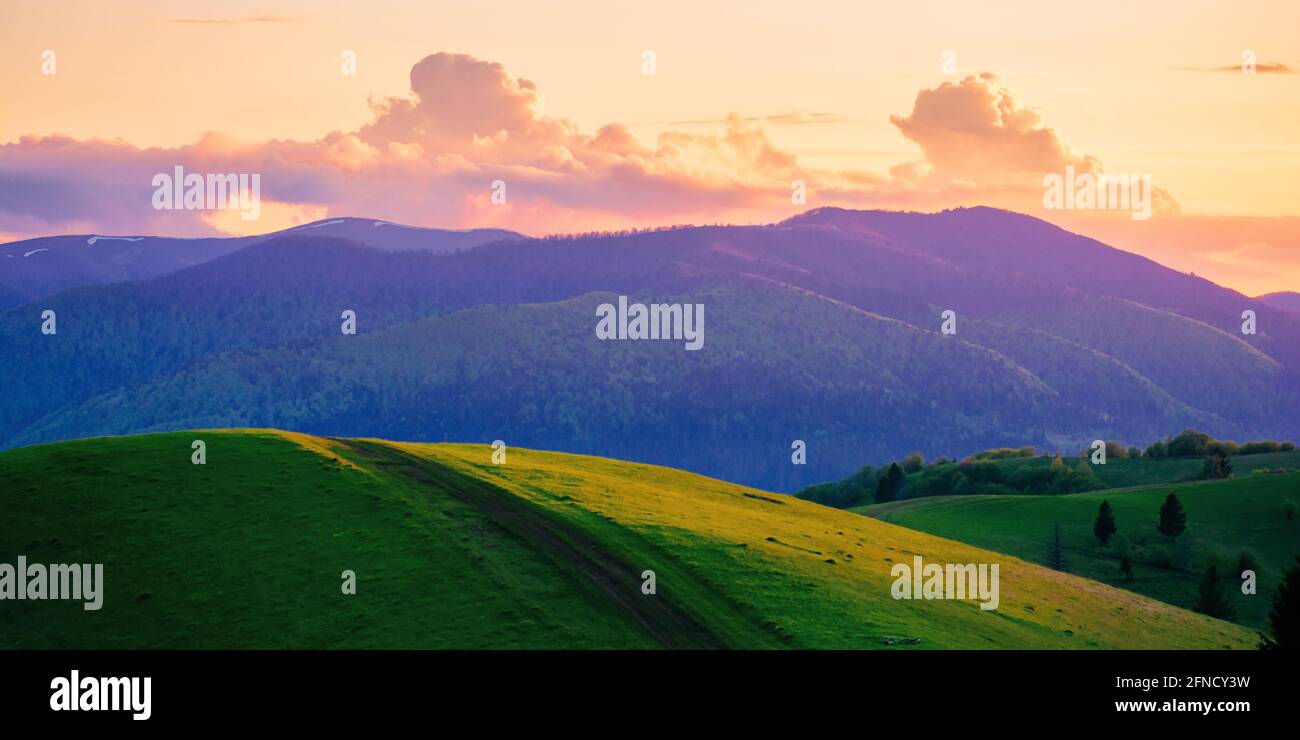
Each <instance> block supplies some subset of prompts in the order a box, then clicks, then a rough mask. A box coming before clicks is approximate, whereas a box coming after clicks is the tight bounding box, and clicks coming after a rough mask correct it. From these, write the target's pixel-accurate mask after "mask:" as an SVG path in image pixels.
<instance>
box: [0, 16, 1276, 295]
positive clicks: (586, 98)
mask: <svg viewBox="0 0 1300 740" xmlns="http://www.w3.org/2000/svg"><path fill="white" fill-rule="evenodd" d="M352 60H354V61H355V65H354V66H349V64H350V62H351V61H352ZM1250 62H1253V63H1250ZM1298 71H1300V3H1295V2H1294V1H1285V2H1257V3H1250V4H1246V5H1242V4H1237V3H1227V2H1220V3H1211V2H1143V3H1133V2H1090V3H1086V4H1083V3H1042V2H989V3H978V4H975V3H888V4H886V3H875V2H831V1H824V2H817V1H814V2H810V3H790V2H767V1H764V0H746V1H745V2H732V1H731V0H711V1H710V2H708V3H700V2H698V1H696V2H672V1H668V2H657V3H626V2H568V1H565V0H558V1H557V2H549V3H537V2H513V1H510V2H507V1H505V0H496V1H494V2H480V3H465V2H455V3H450V2H446V3H444V2H393V1H389V2H328V1H327V2H321V1H318V0H316V1H311V2H275V3H267V2H262V3H259V2H239V1H233V2H223V3H220V4H213V3H199V2H184V1H176V2H169V3H146V2H130V1H126V2H114V3H103V2H60V1H59V0H44V1H42V2H32V1H29V0H8V1H7V2H6V3H4V6H3V7H2V8H0V91H3V94H0V241H9V240H14V239H20V238H29V237H34V236H44V235H50V234H59V233H103V234H123V235H129V234H164V235H172V236H200V235H213V234H235V233H261V232H266V231H271V230H274V229H277V228H283V227H286V226H291V225H295V224H297V223H305V222H308V221H312V220H316V219H319V218H326V217H336V216H365V217H372V218H381V219H385V220H391V221H397V222H401V223H408V224H413V225H421V226H436V227H448V228H469V227H479V226H492V227H503V228H512V229H516V230H518V231H522V232H525V233H528V234H533V235H542V234H547V233H556V232H574V231H589V230H601V229H622V228H629V227H646V226H657V225H665V224H679V223H770V222H775V221H779V220H781V219H784V218H786V217H788V216H790V215H793V214H794V213H797V212H799V211H802V210H806V209H809V208H816V207H820V206H840V207H848V208H888V209H907V210H919V211H934V210H939V209H943V208H950V207H959V206H973V205H993V206H998V207H1003V208H1009V209H1012V210H1016V211H1019V212H1022V213H1026V214H1029V215H1032V216H1035V217H1038V218H1043V219H1046V220H1048V221H1051V222H1053V223H1057V224H1059V225H1061V226H1062V227H1064V228H1068V229H1070V230H1072V231H1078V232H1080V233H1085V234H1088V235H1090V236H1093V237H1095V238H1098V239H1100V240H1102V241H1105V242H1107V243H1109V244H1112V245H1114V246H1117V247H1120V248H1123V249H1127V250H1129V251H1134V252H1137V253H1140V254H1143V255H1145V256H1148V257H1150V258H1152V259H1155V260H1157V261H1159V262H1161V263H1163V264H1166V265H1168V266H1170V267H1173V268H1175V269H1179V270H1183V271H1187V272H1195V273H1196V274H1198V275H1202V276H1204V277H1207V278H1209V279H1212V280H1215V281H1216V282H1219V283H1221V284H1224V285H1227V286H1228V287H1232V288H1235V289H1237V290H1241V291H1242V292H1245V293H1247V294H1250V295H1256V294H1260V293H1264V292H1271V291H1280V290H1300V198H1297V194H1298V191H1300V188H1297V185H1296V178H1297V177H1300V140H1297V136H1296V134H1297V132H1300V73H1298ZM176 166H182V167H184V168H185V171H186V172H192V173H194V172H197V173H256V174H258V175H259V176H260V183H261V184H260V198H261V203H262V206H261V209H260V213H259V215H258V218H256V219H253V220H245V219H243V218H241V217H240V215H239V214H238V213H237V212H234V211H228V210H227V211H219V210H218V211H214V210H159V209H156V208H154V207H153V205H154V204H153V203H152V200H151V198H152V196H153V195H154V192H155V187H154V185H153V178H154V176H155V175H157V174H159V173H172V172H173V171H174V168H175V167H176ZM1067 168H1069V169H1067ZM1068 172H1073V173H1074V174H1075V176H1076V177H1077V176H1079V175H1080V174H1083V175H1087V176H1094V177H1095V176H1097V175H1100V174H1107V175H1114V176H1122V177H1124V178H1126V179H1128V178H1130V177H1137V178H1143V177H1146V178H1149V180H1148V181H1149V183H1150V192H1151V210H1150V215H1149V218H1134V216H1135V213H1134V210H1133V209H1125V208H1116V209H1107V210H1101V209H1088V208H1086V207H1083V205H1082V204H1081V203H1079V202H1077V201H1071V202H1067V203H1066V205H1064V206H1062V205H1061V204H1060V203H1056V204H1055V205H1053V206H1052V207H1048V205H1047V204H1046V202H1045V198H1044V193H1045V190H1046V189H1047V186H1046V184H1045V183H1046V180H1045V178H1047V177H1049V176H1051V175H1054V174H1055V175H1059V176H1061V177H1066V176H1067V173H1068ZM796 182H800V183H803V193H804V194H805V197H804V198H803V199H798V198H792V193H793V192H794V191H795V189H796V187H795V183H796ZM494 183H503V184H504V191H503V194H504V199H501V198H500V197H498V198H496V199H494V197H493V196H494V193H496V191H495V190H494Z"/></svg>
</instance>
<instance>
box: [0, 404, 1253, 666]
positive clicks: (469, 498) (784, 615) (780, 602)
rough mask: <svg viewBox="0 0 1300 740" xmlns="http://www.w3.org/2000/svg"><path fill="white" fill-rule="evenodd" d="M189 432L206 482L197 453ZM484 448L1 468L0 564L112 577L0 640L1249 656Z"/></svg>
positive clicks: (281, 442) (1128, 614) (598, 468)
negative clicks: (924, 592) (903, 585)
mask: <svg viewBox="0 0 1300 740" xmlns="http://www.w3.org/2000/svg"><path fill="white" fill-rule="evenodd" d="M194 439H203V440H205V442H206V444H207V463H206V465H192V464H191V462H190V455H191V450H190V443H191V441H192V440H194ZM491 452H492V451H491V449H490V448H488V447H486V446H480V445H424V444H397V443H388V442H382V441H379V440H341V439H339V440H336V439H322V438H315V437H307V436H304V435H296V434H287V433H282V432H275V431H269V430H226V431H199V432H178V433H167V434H154V435H144V436H135V437H118V438H100V439H92V440H83V441H75V442H63V443H56V444H50V445H42V446H38V447H29V448H22V449H17V450H11V451H7V452H4V453H0V510H3V512H4V516H3V519H2V520H0V562H11V563H12V562H14V559H15V558H16V557H17V555H19V554H21V555H26V556H27V558H28V560H29V562H44V563H56V562H92V563H103V564H104V577H105V584H104V592H105V596H104V606H103V608H102V609H101V610H100V611H94V612H88V611H83V610H82V608H81V605H80V604H79V603H78V602H69V601H3V602H0V611H2V612H3V614H2V615H0V647H5V648H13V647H17V648H72V647H85V648H159V647H162V648H280V647H289V648H399V647H401V648H614V647H617V648H656V647H671V648H713V647H733V648H735V647H740V648H805V647H807V648H888V649H909V648H916V647H919V648H1047V649H1066V648H1208V649H1214V648H1244V649H1250V648H1253V647H1254V646H1255V644H1256V639H1255V636H1254V635H1253V633H1252V632H1251V631H1250V630H1247V629H1243V628H1241V627H1239V626H1237V625H1233V624H1230V623H1227V622H1222V621H1218V620H1213V619H1209V618H1207V617H1204V616H1201V615H1198V614H1194V613H1191V612H1189V611H1186V610H1183V609H1179V608H1175V607H1171V606H1169V605H1167V604H1164V603H1161V602H1158V601H1155V600H1152V599H1148V598H1145V597H1143V596H1139V595H1136V594H1133V593H1130V592H1128V591H1124V590H1120V589H1116V588H1112V587H1110V586H1107V585H1104V584H1101V583H1095V582H1092V581H1089V580H1086V579H1082V578H1078V577H1076V576H1073V575H1068V574H1062V573H1057V572H1055V571H1051V570H1048V569H1046V568H1042V567H1040V566H1037V565H1033V564H1030V563H1026V562H1023V561H1020V560H1017V559H1016V558H1014V557H1007V556H1004V555H999V554H995V553H992V552H989V551H986V550H980V549H977V548H975V547H972V546H970V545H967V544H962V543H959V542H955V541H951V540H945V539H941V538H938V537H934V536H931V535H929V534H925V533H922V532H919V531H915V530H912V529H907V528H903V527H898V526H895V525H892V524H888V523H885V522H881V521H876V520H874V519H871V518H868V517H863V516H859V515H857V514H853V513H850V512H845V511H840V510H835V509H829V508H825V507H821V506H817V505H814V504H810V503H807V502H803V501H799V500H796V499H793V498H791V497H786V496H781V495H776V494H770V493H765V492H762V491H756V490H753V489H748V488H743V487H740V486H735V485H731V484H727V483H723V482H721V481H717V480H713V479H709V478H704V477H701V476H698V475H693V474H689V473H685V472H681V471H677V470H672V469H666V468H659V467H654V466H648V465H639V464H631V463H623V462H619V461H614V460H608V459H602V458H594V457H582V456H574V455H564V454H558V453H547V452H534V451H528V450H518V449H512V450H510V451H509V452H508V459H507V464H505V465H500V466H497V465H492V464H490V457H491ZM1189 511H1195V510H1194V509H1192V508H1191V507H1189ZM1192 516H1194V515H1192ZM1193 521H1195V519H1194V518H1193ZM1121 526H1123V524H1122V523H1121ZM914 554H920V555H922V556H923V557H924V558H925V559H926V560H927V561H928V562H938V563H945V562H951V563H968V562H969V563H998V564H1000V566H1001V598H1000V601H1001V604H1000V607H999V609H997V610H995V611H982V610H980V609H979V607H978V605H977V604H976V602H974V601H955V600H954V601H906V600H902V601H896V600H894V599H893V598H891V597H890V585H891V583H892V580H893V579H892V578H891V576H890V568H891V566H892V565H893V563H894V562H895V561H902V562H910V561H911V559H912V556H913V555H914ZM344 570H352V571H355V573H356V576H357V593H356V594H355V595H346V594H343V593H341V589H340V584H341V579H340V574H341V573H342V572H343V571H344ZM646 570H652V571H654V573H655V577H656V582H657V593H656V594H654V595H646V594H643V593H642V591H641V584H642V580H641V574H642V573H643V572H644V571H646ZM911 640H915V642H910V641H911ZM900 641H902V642H900Z"/></svg>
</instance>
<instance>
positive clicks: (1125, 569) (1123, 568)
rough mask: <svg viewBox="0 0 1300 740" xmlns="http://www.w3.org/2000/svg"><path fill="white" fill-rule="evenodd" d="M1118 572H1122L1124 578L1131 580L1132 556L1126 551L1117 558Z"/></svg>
mask: <svg viewBox="0 0 1300 740" xmlns="http://www.w3.org/2000/svg"><path fill="white" fill-rule="evenodd" d="M1119 572H1121V573H1123V574H1124V580H1126V581H1132V580H1133V558H1131V557H1129V555H1128V553H1124V554H1123V555H1121V556H1120V558H1119Z"/></svg>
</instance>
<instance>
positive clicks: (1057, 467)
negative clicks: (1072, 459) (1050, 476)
mask: <svg viewBox="0 0 1300 740" xmlns="http://www.w3.org/2000/svg"><path fill="white" fill-rule="evenodd" d="M1062 470H1065V461H1064V460H1062V459H1061V456H1060V455H1057V456H1056V457H1054V458H1052V472H1053V473H1055V472H1057V471H1062Z"/></svg>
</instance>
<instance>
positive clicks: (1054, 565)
mask: <svg viewBox="0 0 1300 740" xmlns="http://www.w3.org/2000/svg"><path fill="white" fill-rule="evenodd" d="M1047 567H1049V568H1051V569H1052V570H1059V571H1061V572H1068V571H1069V570H1070V562H1069V560H1067V559H1066V557H1065V546H1064V545H1062V544H1061V525H1060V524H1057V525H1056V526H1055V527H1053V528H1052V541H1051V542H1048V543H1047Z"/></svg>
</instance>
